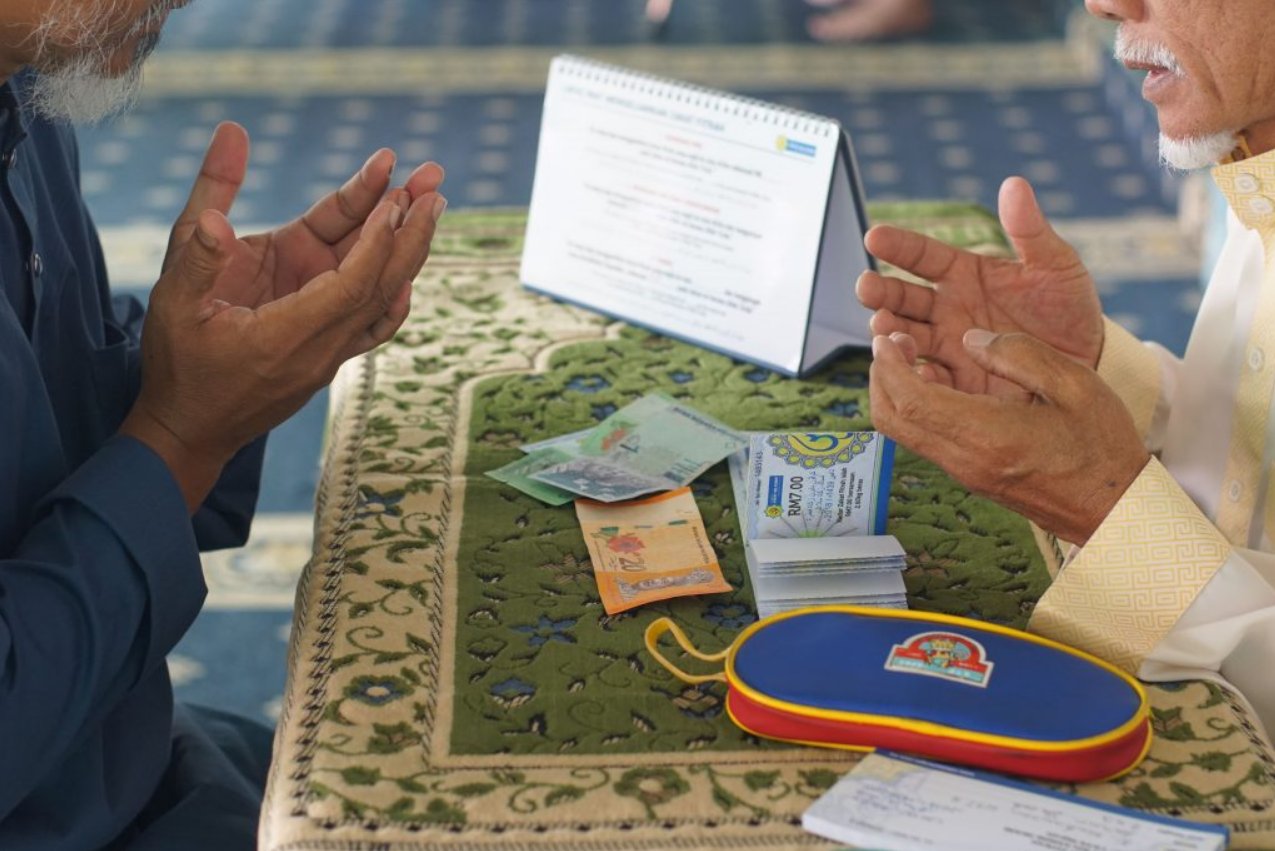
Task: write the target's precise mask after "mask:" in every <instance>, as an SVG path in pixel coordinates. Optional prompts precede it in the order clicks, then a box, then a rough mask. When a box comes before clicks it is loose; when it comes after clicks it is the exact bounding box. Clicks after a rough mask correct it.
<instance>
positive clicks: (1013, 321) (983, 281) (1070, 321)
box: [856, 177, 1103, 397]
mask: <svg viewBox="0 0 1275 851" xmlns="http://www.w3.org/2000/svg"><path fill="white" fill-rule="evenodd" d="M1000 219H1001V224H1002V226H1003V227H1004V229H1005V233H1006V234H1007V235H1008V236H1009V239H1010V242H1011V243H1012V244H1013V246H1014V250H1015V251H1016V252H1017V254H1018V258H1019V259H1017V260H1007V259H1003V258H995V257H985V256H982V255H979V254H974V253H972V252H969V251H962V250H960V249H956V248H953V247H951V246H949V245H946V244H944V243H942V242H939V241H938V240H936V239H931V238H929V237H926V236H922V235H921V234H918V233H913V232H910V231H904V230H900V229H898V228H894V227H889V226H881V227H875V228H873V229H872V230H870V231H869V232H868V235H867V238H866V240H865V243H866V245H867V248H868V250H869V251H870V252H872V254H874V255H875V256H876V257H878V258H879V259H881V260H884V261H885V262H887V263H890V264H892V265H894V266H897V267H898V268H900V269H904V270H906V271H908V272H911V273H912V274H914V275H916V276H917V277H919V278H923V279H924V280H927V281H931V282H933V284H934V287H933V289H931V288H929V287H924V286H920V285H918V284H913V283H910V282H907V281H903V280H901V279H899V278H892V277H886V276H884V275H880V274H878V273H876V272H867V273H865V274H864V275H863V276H862V277H860V278H859V282H858V285H857V288H856V291H857V293H858V296H859V300H860V301H861V302H863V304H864V305H865V306H866V307H868V308H870V309H872V310H875V311H876V315H875V316H874V317H873V318H872V331H873V332H874V333H875V334H879V335H890V334H894V333H898V332H902V333H905V334H908V335H910V336H911V337H912V338H913V339H914V340H915V341H916V355H917V356H919V357H920V358H922V359H923V363H921V365H920V366H918V367H917V371H918V373H919V374H920V375H921V377H923V378H925V379H927V380H930V381H937V382H939V383H941V384H945V385H947V386H949V387H954V388H956V389H957V390H961V391H963V392H966V393H989V394H991V395H995V396H1016V397H1022V396H1024V395H1026V391H1025V390H1024V389H1023V388H1022V387H1019V386H1018V385H1016V384H1013V383H1012V382H1009V381H1006V380H1005V379H1004V378H1001V377H998V376H996V375H994V374H992V373H990V372H988V371H987V370H986V369H984V368H983V367H982V366H980V365H979V364H977V363H975V362H974V360H973V359H971V358H970V356H969V353H968V351H967V350H966V347H965V345H964V344H963V342H962V341H963V339H964V337H965V332H966V331H969V330H970V329H972V328H981V329H985V330H989V331H993V332H995V333H998V334H1011V333H1025V334H1029V335H1031V336H1033V337H1036V338H1037V339H1039V340H1041V341H1043V342H1045V343H1047V344H1049V345H1050V346H1052V347H1054V348H1056V349H1058V350H1059V351H1061V352H1063V353H1064V354H1067V355H1069V356H1071V357H1072V358H1074V359H1076V360H1077V361H1079V362H1080V363H1082V364H1084V365H1085V366H1088V367H1090V368H1094V367H1096V366H1097V363H1098V356H1099V355H1100V354H1101V353H1102V343H1103V321H1102V305H1101V304H1100V303H1099V301H1098V292H1097V289H1096V288H1095V286H1094V282H1093V278H1091V277H1090V275H1089V272H1088V270H1086V269H1085V266H1084V264H1083V263H1082V262H1081V261H1080V257H1079V256H1078V255H1077V254H1076V251H1075V249H1073V248H1072V247H1071V246H1070V245H1069V244H1067V243H1066V242H1065V241H1063V239H1062V238H1061V237H1059V236H1058V234H1057V233H1056V232H1055V231H1054V229H1053V228H1052V227H1050V225H1049V222H1048V221H1047V220H1046V219H1045V216H1044V214H1043V213H1042V212H1041V210H1040V207H1039V206H1038V205H1037V203H1036V197H1035V195H1034V193H1033V192H1032V189H1031V186H1030V185H1029V184H1028V183H1027V181H1026V180H1023V179H1022V178H1019V177H1012V178H1010V179H1008V180H1006V181H1005V183H1004V184H1003V185H1002V186H1001V191H1000Z"/></svg>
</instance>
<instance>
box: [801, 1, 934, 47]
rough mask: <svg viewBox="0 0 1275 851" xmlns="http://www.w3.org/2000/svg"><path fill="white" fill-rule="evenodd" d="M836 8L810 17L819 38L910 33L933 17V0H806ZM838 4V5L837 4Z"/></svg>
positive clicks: (810, 26)
mask: <svg viewBox="0 0 1275 851" xmlns="http://www.w3.org/2000/svg"><path fill="white" fill-rule="evenodd" d="M806 2H807V3H809V4H810V5H812V6H824V7H829V8H833V11H830V12H828V13H827V14H824V15H817V16H815V17H813V18H811V19H810V23H809V24H808V27H807V28H808V29H809V30H810V35H811V36H812V37H813V38H815V39H818V40H819V41H865V40H868V39H874V38H888V37H890V36H898V35H910V34H912V33H918V32H923V31H925V30H927V29H929V27H930V24H931V23H932V22H933V21H934V9H933V6H932V5H931V0H848V2H846V0H806ZM834 7H835V8H834Z"/></svg>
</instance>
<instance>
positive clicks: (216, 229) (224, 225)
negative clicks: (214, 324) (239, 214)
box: [176, 210, 235, 296]
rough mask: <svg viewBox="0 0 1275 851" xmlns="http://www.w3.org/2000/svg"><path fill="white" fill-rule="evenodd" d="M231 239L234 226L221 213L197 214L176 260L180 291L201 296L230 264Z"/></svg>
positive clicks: (233, 233) (211, 211)
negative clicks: (196, 218) (191, 230)
mask: <svg viewBox="0 0 1275 851" xmlns="http://www.w3.org/2000/svg"><path fill="white" fill-rule="evenodd" d="M234 239H235V231H234V228H232V227H231V226H230V222H229V221H227V220H226V217H225V216H223V215H222V214H221V213H219V212H217V211H216V210H205V211H204V212H203V213H201V214H200V215H199V219H198V220H197V221H196V223H195V229H194V231H193V233H192V234H191V238H190V239H188V240H186V244H185V245H183V246H182V248H181V256H180V258H179V259H178V261H177V269H176V271H177V276H178V279H179V280H180V281H181V289H182V291H183V292H184V293H187V294H190V295H195V296H203V295H204V294H205V293H207V292H208V291H209V290H210V289H212V286H213V284H215V283H216V282H217V278H218V277H220V276H221V273H222V272H223V271H225V269H226V267H227V266H228V265H230V244H231V243H232V242H233V241H234Z"/></svg>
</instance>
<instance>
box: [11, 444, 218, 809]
mask: <svg viewBox="0 0 1275 851" xmlns="http://www.w3.org/2000/svg"><path fill="white" fill-rule="evenodd" d="M6 425H11V423H6ZM3 466H5V467H8V466H10V464H4V465H3ZM205 594H206V587H205V585H204V579H203V572H202V569H201V567H200V562H199V556H198V552H197V548H196V546H195V540H194V533H193V530H192V528H191V524H190V521H189V518H188V517H187V513H186V509H185V502H184V501H183V499H182V494H181V491H180V489H179V488H178V487H177V483H176V482H175V481H174V480H173V477H172V475H171V474H170V473H169V471H168V468H167V467H166V466H165V465H164V463H163V461H161V460H160V459H159V457H158V456H156V455H155V454H154V453H153V452H151V450H149V449H148V448H146V447H145V446H144V445H142V444H141V443H139V442H137V441H135V440H132V439H130V438H115V439H112V440H110V441H108V442H107V444H106V445H104V446H103V447H102V448H101V450H100V451H99V452H97V453H96V454H95V455H94V456H93V457H92V458H90V459H89V460H88V461H87V462H86V463H85V464H84V465H83V466H81V467H80V468H79V469H78V470H76V471H75V472H74V473H72V474H71V476H70V477H69V478H67V479H66V480H65V481H63V482H62V483H61V484H60V485H59V486H58V487H57V488H56V489H55V490H54V491H53V492H52V493H51V494H50V495H49V496H48V497H47V498H46V499H45V500H44V501H43V502H42V503H41V505H40V507H39V508H38V509H37V513H36V521H35V523H34V524H33V525H32V526H31V528H30V529H29V530H28V531H27V533H26V535H25V536H24V537H23V539H22V540H21V541H20V542H18V544H17V546H16V547H14V548H13V550H12V552H9V553H4V554H3V556H2V557H0V753H2V754H4V763H5V764H6V765H7V766H10V767H11V768H12V767H17V766H22V769H21V770H3V771H0V818H3V817H4V816H5V815H7V814H8V813H9V811H10V810H12V809H13V808H14V807H15V806H16V805H17V804H18V803H19V802H20V801H21V800H22V799H23V798H24V796H25V795H26V793H27V792H28V791H30V789H31V788H32V787H33V786H35V785H38V784H39V783H40V781H41V780H42V779H43V777H42V775H41V771H40V769H39V768H37V767H41V766H43V767H48V766H56V765H57V764H58V762H59V760H60V759H61V758H62V757H63V756H64V755H65V754H66V753H67V752H68V750H69V749H70V748H71V747H72V745H73V744H75V743H77V742H78V741H79V740H80V739H81V738H82V735H83V731H84V729H85V727H86V725H88V724H90V723H92V722H93V721H94V720H95V719H100V716H101V715H102V713H103V712H104V711H106V710H109V708H110V707H112V706H113V705H114V704H115V703H117V702H118V701H119V700H120V699H121V698H122V697H123V696H124V695H125V694H127V693H128V691H129V690H131V689H132V688H133V687H134V686H135V685H136V684H137V683H138V682H139V681H140V680H143V679H145V678H147V677H149V676H151V675H153V674H154V673H155V672H156V671H157V669H159V668H160V667H161V666H163V665H164V658H165V655H166V654H167V652H168V651H169V650H170V649H171V648H172V647H173V645H175V644H176V643H177V641H178V640H179V639H180V638H181V636H182V635H183V634H184V633H185V631H186V630H187V628H188V627H189V626H190V624H191V622H192V621H193V620H194V619H195V616H196V615H197V614H198V612H199V609H200V606H201V605H202V604H203V600H204V596H205Z"/></svg>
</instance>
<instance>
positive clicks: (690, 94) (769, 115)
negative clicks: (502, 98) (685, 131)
mask: <svg viewBox="0 0 1275 851" xmlns="http://www.w3.org/2000/svg"><path fill="white" fill-rule="evenodd" d="M553 70H554V71H555V72H556V73H561V74H564V75H566V76H570V77H574V78H576V79H580V80H584V81H587V82H592V83H600V84H602V85H605V86H609V87H612V88H619V89H624V90H627V91H632V92H635V93H637V94H641V95H650V96H653V97H657V98H660V99H662V100H669V101H673V102H674V103H680V104H684V105H686V106H689V107H694V108H697V109H707V110H712V111H713V112H719V113H727V114H729V115H731V116H732V117H737V118H743V119H745V120H748V121H757V122H761V123H766V124H770V125H771V126H773V127H776V128H778V129H780V130H787V131H790V132H793V133H807V134H811V135H814V136H819V137H822V138H828V137H830V136H834V135H836V134H837V133H839V132H840V130H841V125H840V124H838V123H837V122H836V121H834V120H832V119H831V118H827V117H825V116H822V115H816V114H815V113H813V112H804V111H802V110H800V109H793V108H791V107H787V106H780V105H779V104H773V103H767V102H766V101H763V100H757V99H756V98H750V97H744V96H743V95H736V94H731V93H730V92H723V91H720V90H718V89H710V88H708V87H706V86H697V85H695V84H693V83H683V82H680V81H678V80H671V79H669V78H667V77H660V76H658V75H656V74H648V73H647V72H645V71H634V70H632V69H629V68H621V67H619V66H618V65H609V64H607V63H606V62H599V61H597V60H596V59H587V58H585V57H583V56H571V55H563V56H559V57H557V58H555V59H554V60H553Z"/></svg>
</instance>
